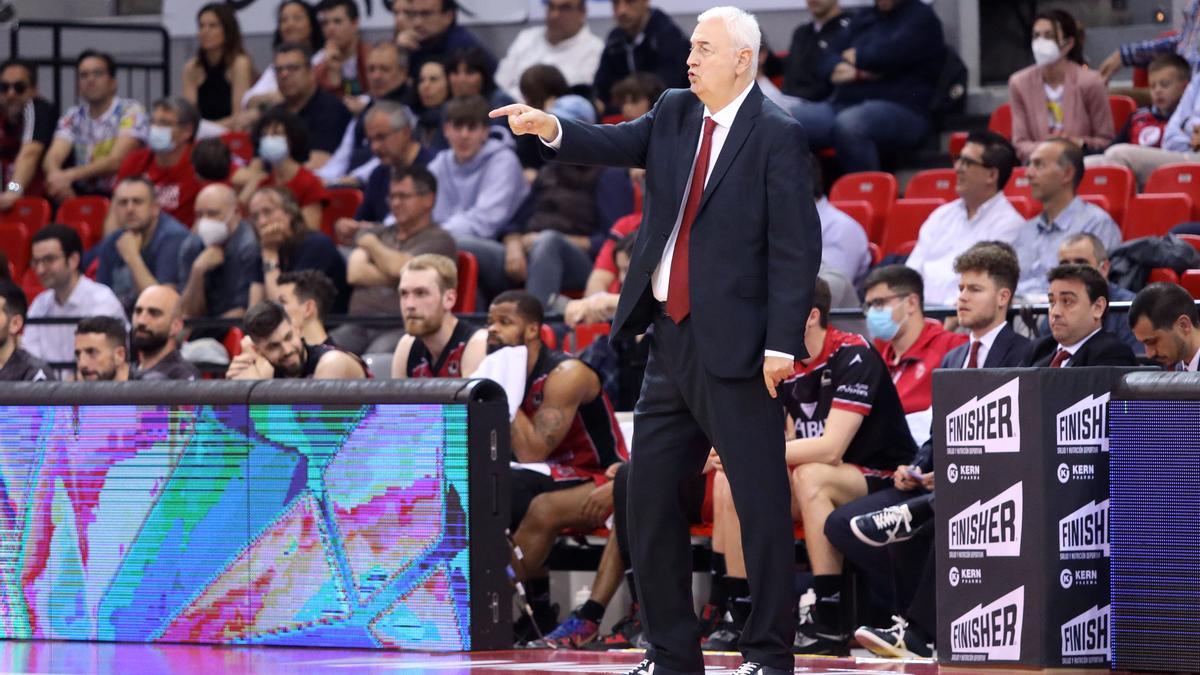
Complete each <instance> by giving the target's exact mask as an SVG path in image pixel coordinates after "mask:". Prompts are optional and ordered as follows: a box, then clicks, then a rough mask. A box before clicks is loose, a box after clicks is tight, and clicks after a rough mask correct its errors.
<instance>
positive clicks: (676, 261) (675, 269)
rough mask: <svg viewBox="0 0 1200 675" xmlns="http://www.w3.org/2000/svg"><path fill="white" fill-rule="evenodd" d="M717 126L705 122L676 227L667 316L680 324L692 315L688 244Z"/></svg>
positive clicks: (710, 121) (668, 288)
mask: <svg viewBox="0 0 1200 675" xmlns="http://www.w3.org/2000/svg"><path fill="white" fill-rule="evenodd" d="M716 128H717V123H716V122H714V121H713V118H711V117H705V118H704V135H703V140H702V141H701V142H700V153H699V154H697V155H696V165H695V166H694V167H693V168H692V185H691V187H690V188H688V196H687V201H686V202H685V203H684V205H683V220H681V221H680V223H679V234H678V235H676V236H675V248H674V252H673V253H672V254H671V277H670V279H669V280H668V283H667V316H670V317H671V320H672V321H674V322H675V323H681V322H682V321H683V320H684V319H686V318H687V315H688V314H690V313H691V311H692V300H691V297H690V295H689V293H688V242H689V241H691V238H692V221H693V220H695V219H696V211H699V210H700V198H701V197H703V196H704V179H705V178H706V177H707V176H708V156H709V155H710V154H711V153H712V136H713V130H714V129H716Z"/></svg>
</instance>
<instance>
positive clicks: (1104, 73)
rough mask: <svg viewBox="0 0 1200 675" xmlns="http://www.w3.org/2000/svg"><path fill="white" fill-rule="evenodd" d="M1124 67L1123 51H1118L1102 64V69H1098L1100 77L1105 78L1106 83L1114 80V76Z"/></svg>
mask: <svg viewBox="0 0 1200 675" xmlns="http://www.w3.org/2000/svg"><path fill="white" fill-rule="evenodd" d="M1122 65H1123V64H1122V63H1121V50H1120V49H1118V50H1116V51H1114V52H1113V53H1111V54H1109V55H1108V57H1107V58H1105V59H1104V60H1103V61H1101V62H1100V67H1099V68H1098V70H1099V72H1100V77H1103V78H1104V81H1105V82H1108V81H1109V80H1111V79H1112V76H1113V74H1114V73H1116V72H1117V71H1118V70H1120V69H1121V66H1122Z"/></svg>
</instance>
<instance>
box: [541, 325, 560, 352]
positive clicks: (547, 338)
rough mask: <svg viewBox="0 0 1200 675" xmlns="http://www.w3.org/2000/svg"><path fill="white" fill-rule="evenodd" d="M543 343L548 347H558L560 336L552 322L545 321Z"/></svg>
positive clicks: (542, 329)
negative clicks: (551, 325) (556, 333)
mask: <svg viewBox="0 0 1200 675" xmlns="http://www.w3.org/2000/svg"><path fill="white" fill-rule="evenodd" d="M541 337H542V344H544V345H546V347H547V348H548V349H558V336H557V335H555V334H554V329H553V328H551V327H550V324H548V323H544V324H542V328H541Z"/></svg>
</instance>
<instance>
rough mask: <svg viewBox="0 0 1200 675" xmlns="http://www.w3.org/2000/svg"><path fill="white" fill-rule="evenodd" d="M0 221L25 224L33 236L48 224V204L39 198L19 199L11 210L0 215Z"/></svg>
mask: <svg viewBox="0 0 1200 675" xmlns="http://www.w3.org/2000/svg"><path fill="white" fill-rule="evenodd" d="M0 221H4V222H12V223H25V225H26V226H28V227H29V232H30V234H34V233H36V232H37V231H38V230H40V229H42V228H43V227H45V226H47V225H49V224H50V202H48V201H46V200H45V199H42V198H41V197H21V198H20V199H18V200H17V201H16V203H15V204H13V207H12V208H11V209H9V210H7V211H4V212H3V213H0Z"/></svg>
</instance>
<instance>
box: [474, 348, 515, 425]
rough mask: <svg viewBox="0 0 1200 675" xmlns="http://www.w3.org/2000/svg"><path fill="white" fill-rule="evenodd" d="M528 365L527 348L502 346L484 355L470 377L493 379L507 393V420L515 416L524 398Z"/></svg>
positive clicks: (511, 419)
mask: <svg viewBox="0 0 1200 675" xmlns="http://www.w3.org/2000/svg"><path fill="white" fill-rule="evenodd" d="M528 367H529V349H528V348H526V347H525V346H524V345H522V346H520V347H504V348H502V349H499V350H497V351H495V352H492V353H491V354H488V355H487V356H485V357H484V359H483V361H481V362H480V363H479V368H477V369H476V370H475V372H474V373H472V374H471V377H476V378H486V379H489V380H493V381H494V382H496V384H499V385H500V386H501V387H503V388H504V393H505V394H508V421H509V422H511V421H513V420H514V419H516V418H517V408H518V407H520V405H521V399H523V398H525V369H526V368H528Z"/></svg>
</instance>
